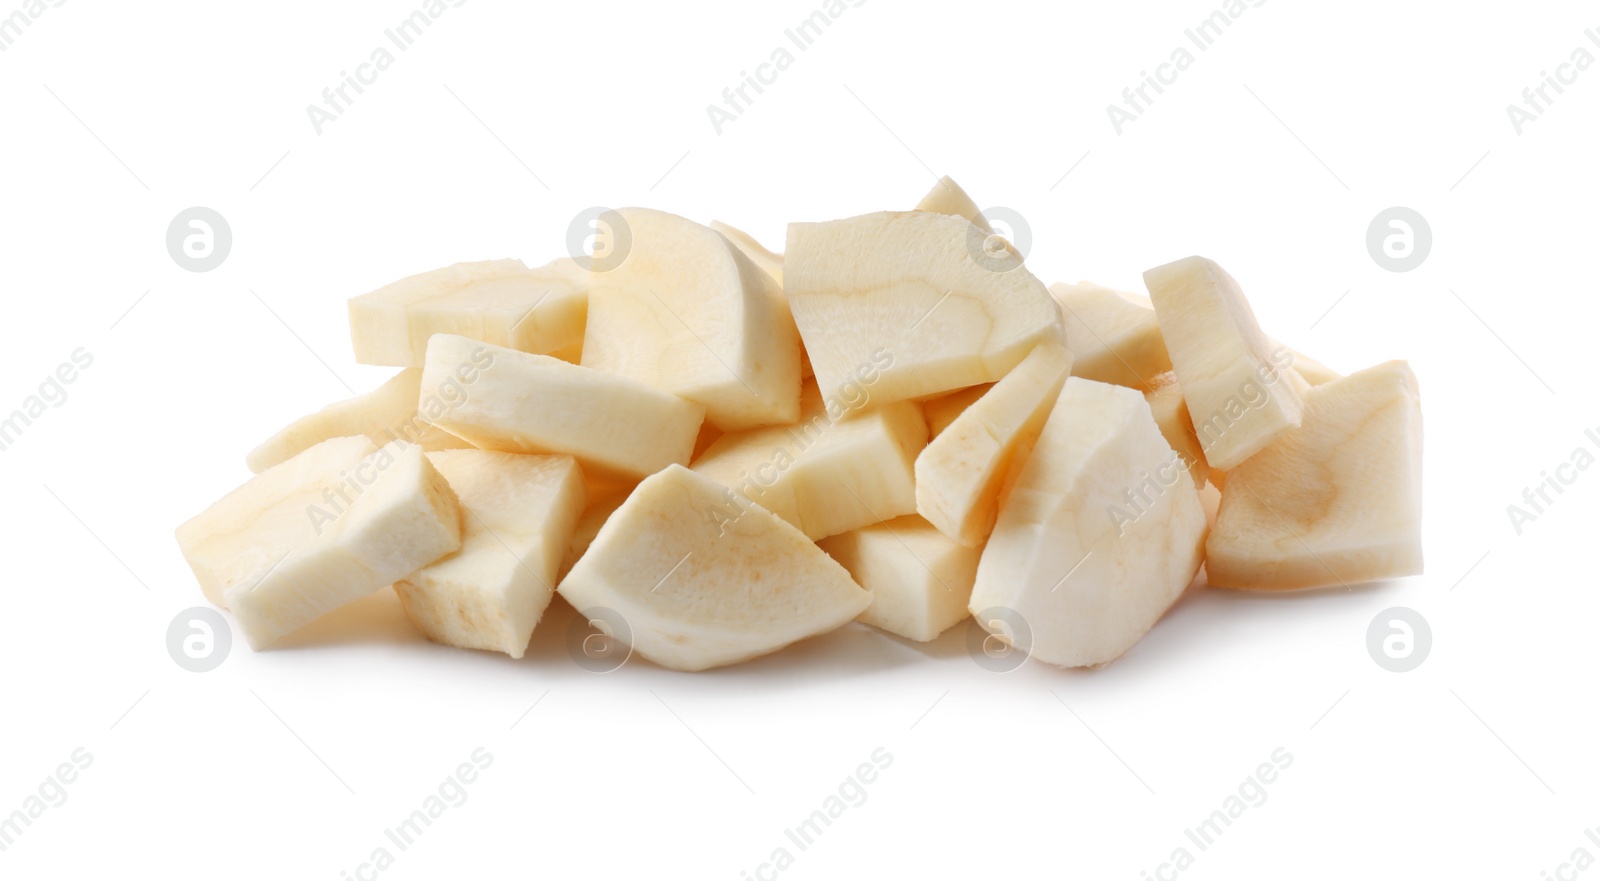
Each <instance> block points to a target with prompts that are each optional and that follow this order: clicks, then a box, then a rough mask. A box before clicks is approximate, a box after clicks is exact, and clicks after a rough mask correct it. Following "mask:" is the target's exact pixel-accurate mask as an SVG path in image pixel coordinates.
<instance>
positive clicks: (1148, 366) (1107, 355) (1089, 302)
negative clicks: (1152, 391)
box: [1050, 281, 1172, 391]
mask: <svg viewBox="0 0 1600 881" xmlns="http://www.w3.org/2000/svg"><path fill="white" fill-rule="evenodd" d="M1050 295H1051V296H1052V297H1054V298H1055V301H1056V303H1057V304H1059V305H1060V306H1061V324H1062V327H1063V329H1064V330H1065V331H1066V334H1067V348H1068V349H1070V350H1071V351H1072V375H1073V376H1081V377H1083V378H1084V379H1092V380H1094V381H1096V382H1109V383H1113V384H1115V385H1125V386H1127V387H1128V388H1132V389H1138V390H1139V391H1145V390H1147V389H1149V388H1150V383H1151V381H1152V380H1153V379H1154V378H1155V377H1157V376H1159V375H1161V374H1163V373H1166V372H1167V371H1169V370H1171V369H1172V359H1171V358H1170V357H1169V356H1168V355H1167V344H1166V342H1165V341H1164V340H1163V339H1162V337H1161V326H1160V324H1158V323H1157V321H1156V312H1155V309H1154V308H1153V307H1152V306H1151V305H1150V301H1149V300H1148V299H1146V298H1144V297H1141V296H1139V295H1138V294H1130V293H1124V292H1122V291H1118V290H1113V289H1111V288H1108V287H1104V286H1102V285H1097V284H1094V283H1092V282H1087V281H1080V282H1078V283H1077V284H1064V283H1057V284H1053V285H1051V286H1050Z"/></svg>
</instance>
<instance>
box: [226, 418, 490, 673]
mask: <svg viewBox="0 0 1600 881" xmlns="http://www.w3.org/2000/svg"><path fill="white" fill-rule="evenodd" d="M269 473H270V472H269ZM352 477H353V478H354V483H355V487H354V494H353V497H351V498H348V499H345V498H334V497H333V494H332V493H330V495H329V497H328V498H327V499H325V500H324V501H325V502H326V507H318V508H315V509H313V510H311V511H310V514H309V520H310V524H311V526H310V529H309V531H310V533H311V536H310V538H309V539H307V540H303V541H300V542H299V543H296V544H294V545H293V546H292V548H291V549H290V550H289V552H288V554H287V555H286V556H284V557H283V558H282V560H280V561H279V562H278V563H277V564H276V565H273V566H269V567H267V568H266V569H265V570H264V571H262V572H260V573H258V574H257V575H256V577H253V578H251V579H249V580H245V581H241V582H238V583H235V584H234V585H232V586H231V587H229V588H228V589H227V590H226V591H225V593H224V597H225V598H226V599H227V601H228V607H229V608H230V609H232V610H233V614H234V617H235V618H236V619H237V620H238V622H239V629H240V630H242V631H244V636H245V639H246V640H247V641H249V643H250V647H251V648H253V649H257V650H260V649H262V648H265V647H267V646H269V645H271V644H272V643H274V642H277V641H278V640H279V639H282V638H283V637H284V636H287V635H288V634H290V633H293V632H294V631H296V630H299V629H300V628H301V627H304V626H305V625H307V624H309V623H311V622H312V621H315V620H316V619H318V618H320V617H322V616H323V615H326V614H327V613H329V612H331V611H333V610H334V609H337V608H339V607H340V606H343V605H345V604H346V603H350V602H354V601H356V600H358V599H361V598H362V597H364V596H366V595H368V594H370V593H373V592H375V591H378V590H382V589H383V588H385V587H388V586H389V585H391V584H393V583H394V582H396V581H398V580H400V579H401V578H404V577H405V576H406V575H407V574H408V573H411V572H415V571H416V570H418V569H420V568H422V567H424V566H427V565H428V564H430V563H433V562H434V561H435V560H438V559H439V558H441V557H443V556H445V555H446V554H450V553H454V552H455V551H456V550H457V549H459V548H460V547H461V509H460V507H459V505H458V503H457V501H456V496H455V493H454V492H452V491H451V489H450V485H449V484H448V483H446V482H445V479H444V478H443V477H442V476H440V474H439V472H438V471H436V470H434V467H433V465H432V464H431V463H429V462H428V457H427V456H426V455H424V453H423V452H422V448H421V447H419V446H416V445H415V444H408V443H406V442H404V441H395V442H393V443H391V444H389V445H387V446H385V447H383V448H382V449H380V450H378V451H377V452H375V453H372V454H371V455H369V456H367V457H366V458H365V459H363V460H361V462H360V463H359V464H357V465H356V467H355V468H354V469H353V472H352ZM305 531H306V530H305V529H304V528H302V529H301V530H300V533H301V535H304V533H305ZM260 540H262V541H263V542H264V543H278V542H280V541H281V538H280V537H279V536H273V535H263V536H260Z"/></svg>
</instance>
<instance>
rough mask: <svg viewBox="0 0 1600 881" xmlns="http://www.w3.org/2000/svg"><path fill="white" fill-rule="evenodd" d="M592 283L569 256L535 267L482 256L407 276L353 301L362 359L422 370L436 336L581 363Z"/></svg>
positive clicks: (353, 322) (355, 334)
mask: <svg viewBox="0 0 1600 881" xmlns="http://www.w3.org/2000/svg"><path fill="white" fill-rule="evenodd" d="M587 285H588V274H587V273H586V272H584V271H583V270H582V269H581V268H579V267H578V265H577V264H576V263H574V262H573V261H572V260H571V259H569V258H565V257H564V258H562V259H560V260H556V261H553V262H551V263H549V264H546V265H544V266H540V267H538V268H536V269H529V268H528V267H527V266H524V265H523V263H522V261H521V260H484V261H480V262H477V263H457V264H455V265H453V266H446V267H444V268H443V269H435V270H433V271H432V272H424V273H422V274H420V275H413V276H410V277H409V278H403V279H401V280H399V281H397V282H394V283H392V284H388V285H385V286H383V287H381V288H379V289H377V290H375V291H373V292H372V293H370V294H363V295H361V296H359V297H356V298H354V299H352V300H351V301H350V339H351V342H353V343H354V344H355V349H356V361H357V362H359V363H361V364H378V365H383V366H388V367H421V366H422V361H423V357H424V355H425V354H426V353H427V350H428V338H429V337H431V336H433V335H434V334H436V333H451V334H456V335H459V336H464V337H469V338H471V339H475V340H480V341H482V342H486V343H493V344H494V345H497V346H505V347H507V348H511V349H516V350H518V351H522V352H535V353H538V354H542V355H551V356H554V357H556V358H560V359H562V360H563V361H577V360H578V356H579V353H580V352H581V350H582V348H583V329H584V316H585V314H586V313H587V310H588V303H589V298H588V295H587V293H586V288H587Z"/></svg>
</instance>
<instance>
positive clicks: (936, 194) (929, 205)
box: [916, 175, 994, 233]
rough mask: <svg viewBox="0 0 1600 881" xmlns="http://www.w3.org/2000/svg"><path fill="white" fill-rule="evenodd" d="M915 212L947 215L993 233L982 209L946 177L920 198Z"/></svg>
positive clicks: (964, 191)
mask: <svg viewBox="0 0 1600 881" xmlns="http://www.w3.org/2000/svg"><path fill="white" fill-rule="evenodd" d="M916 210H918V211H932V212H933V213H935V214H949V215H952V216H955V217H959V218H961V219H962V220H965V221H967V222H968V223H971V224H973V225H974V226H976V227H978V228H979V229H981V230H983V231H984V232H986V233H992V232H994V229H993V228H992V227H990V226H989V221H988V220H986V219H984V216H983V212H982V209H980V208H979V207H978V203H977V202H974V201H972V197H971V196H969V195H967V191H966V190H963V189H961V186H960V184H957V183H956V182H955V181H953V180H951V179H950V177H949V176H948V175H947V176H945V177H941V178H939V180H938V182H937V183H935V184H934V185H933V189H931V190H929V191H928V194H927V195H926V196H923V197H922V201H921V202H918V203H917V207H916Z"/></svg>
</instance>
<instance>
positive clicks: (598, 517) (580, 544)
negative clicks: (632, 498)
mask: <svg viewBox="0 0 1600 881" xmlns="http://www.w3.org/2000/svg"><path fill="white" fill-rule="evenodd" d="M637 485H638V484H634V483H605V482H595V481H588V480H586V481H584V492H585V494H586V497H587V499H588V501H587V503H586V504H585V505H584V508H583V515H582V516H581V517H579V518H578V523H577V525H576V526H574V527H573V529H572V536H571V538H569V539H568V540H567V552H566V554H565V555H564V556H563V557H562V560H561V570H560V572H559V573H558V574H557V576H556V577H557V579H561V578H565V577H567V573H568V572H570V571H572V567H573V566H575V565H577V562H578V560H579V559H580V558H582V557H583V555H584V553H585V552H587V551H588V550H589V545H591V544H593V543H594V537H595V536H597V535H599V534H600V527H602V526H605V525H606V521H607V520H609V519H611V515H612V514H613V513H615V512H616V510H617V509H618V508H620V507H622V503H623V502H626V501H627V500H628V496H629V495H632V493H633V488H634V487H635V486H637Z"/></svg>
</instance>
